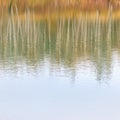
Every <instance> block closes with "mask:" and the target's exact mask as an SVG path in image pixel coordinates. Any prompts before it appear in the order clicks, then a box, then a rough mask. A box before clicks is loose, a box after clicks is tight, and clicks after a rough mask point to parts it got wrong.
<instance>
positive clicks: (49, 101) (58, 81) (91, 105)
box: [0, 17, 120, 120]
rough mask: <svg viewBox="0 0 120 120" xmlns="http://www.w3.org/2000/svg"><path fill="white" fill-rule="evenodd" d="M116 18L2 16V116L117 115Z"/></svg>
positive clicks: (119, 41)
mask: <svg viewBox="0 0 120 120" xmlns="http://www.w3.org/2000/svg"><path fill="white" fill-rule="evenodd" d="M119 75H120V21H119V20H114V19H112V18H108V20H106V21H102V20H100V19H99V18H98V17H96V19H95V20H92V21H91V20H89V18H87V17H86V18H85V19H83V18H81V17H80V18H64V17H62V18H59V19H58V20H50V19H46V20H40V21H38V20H37V21H35V20H33V21H32V20H30V19H29V17H26V19H25V20H15V19H14V18H13V17H10V18H7V20H4V22H3V20H1V21H0V119H1V120H119V119H120V114H119V111H120V103H119V102H120V94H119V91H120V76H119Z"/></svg>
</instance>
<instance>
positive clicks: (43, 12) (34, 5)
mask: <svg viewBox="0 0 120 120" xmlns="http://www.w3.org/2000/svg"><path fill="white" fill-rule="evenodd" d="M0 9H1V10H0V16H2V17H4V16H9V14H11V11H13V14H15V15H16V14H17V16H16V18H17V17H18V15H19V19H24V17H25V15H26V14H28V13H29V14H30V16H31V17H32V15H33V14H34V15H35V19H36V20H37V19H38V20H40V19H50V18H51V19H57V18H59V17H66V18H72V17H78V18H79V17H83V18H85V19H86V16H87V17H89V18H91V19H92V20H94V19H96V16H98V17H99V18H100V19H101V20H103V21H106V20H107V19H108V18H109V16H110V15H112V17H113V19H120V0H4V1H3V0H0Z"/></svg>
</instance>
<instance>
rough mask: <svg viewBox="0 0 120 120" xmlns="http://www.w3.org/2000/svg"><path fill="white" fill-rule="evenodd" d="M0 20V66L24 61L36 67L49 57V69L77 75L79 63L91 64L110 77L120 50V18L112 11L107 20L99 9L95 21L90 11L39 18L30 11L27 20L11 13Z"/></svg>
mask: <svg viewBox="0 0 120 120" xmlns="http://www.w3.org/2000/svg"><path fill="white" fill-rule="evenodd" d="M31 18H32V19H31ZM0 23H1V24H0V35H1V36H0V69H3V68H4V67H5V68H6V67H8V66H10V67H12V66H15V64H17V63H18V62H19V63H21V62H23V63H25V65H26V66H28V67H29V66H31V67H32V69H33V70H34V69H37V68H39V67H40V64H41V65H43V63H45V61H46V59H47V61H49V62H50V66H51V67H50V71H56V70H58V71H59V70H61V68H63V69H62V70H63V71H66V70H67V71H68V72H69V74H70V75H71V77H72V78H73V79H75V76H76V73H77V71H78V69H80V68H78V66H79V67H83V66H84V65H86V66H85V67H83V69H87V67H89V68H90V69H91V70H93V71H94V73H95V74H96V79H97V80H103V79H104V78H108V79H110V76H111V72H112V55H113V51H117V52H118V53H119V52H120V22H119V21H118V20H113V19H112V17H111V15H108V20H107V21H106V22H103V21H101V20H100V19H99V13H97V14H96V19H95V20H94V21H91V20H89V17H88V15H87V14H86V16H85V17H84V18H83V17H82V16H80V17H79V18H67V19H66V18H64V17H61V18H59V19H57V20H51V19H50V18H48V19H46V20H41V21H36V19H35V16H34V15H32V17H31V15H30V13H29V12H28V13H26V14H25V18H24V20H23V19H19V15H18V19H17V20H16V19H15V17H14V16H13V14H12V15H11V16H9V18H8V20H6V21H5V20H4V19H1V21H0ZM3 23H4V24H3ZM11 62H12V63H13V64H11ZM87 64H89V65H88V66H87Z"/></svg>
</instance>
